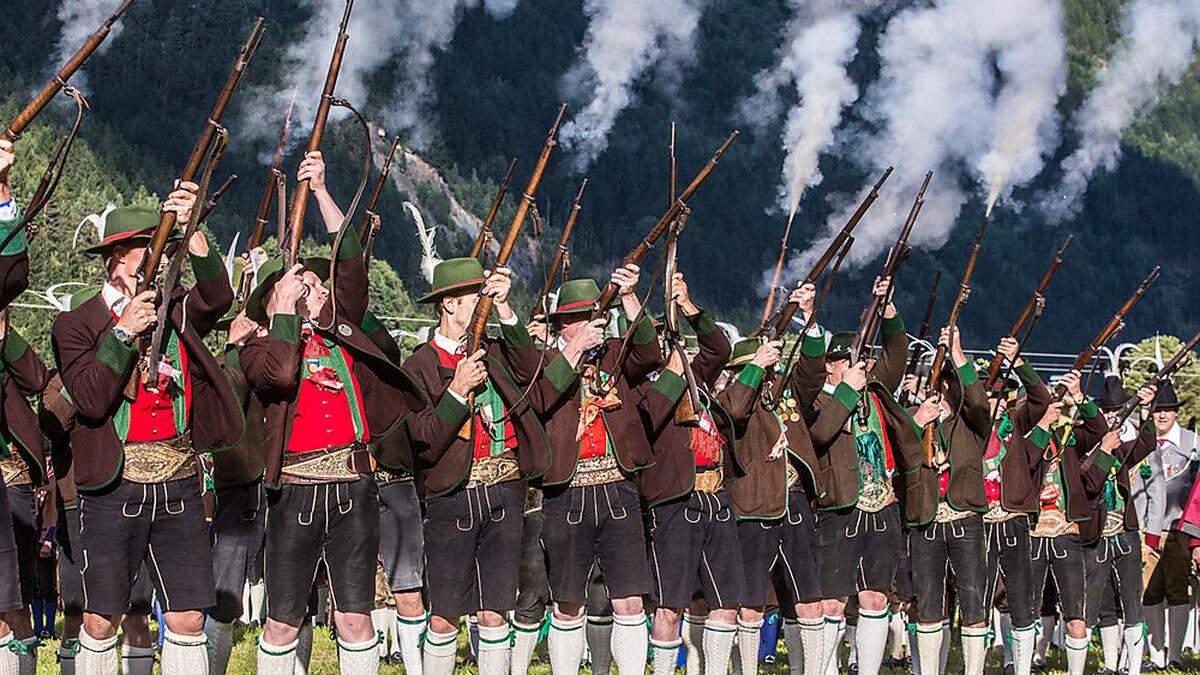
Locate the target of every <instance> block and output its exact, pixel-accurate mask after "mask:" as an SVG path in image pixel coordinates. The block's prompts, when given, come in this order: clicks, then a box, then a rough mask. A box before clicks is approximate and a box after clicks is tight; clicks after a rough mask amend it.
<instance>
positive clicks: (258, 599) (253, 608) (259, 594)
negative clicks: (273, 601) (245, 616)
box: [250, 580, 267, 624]
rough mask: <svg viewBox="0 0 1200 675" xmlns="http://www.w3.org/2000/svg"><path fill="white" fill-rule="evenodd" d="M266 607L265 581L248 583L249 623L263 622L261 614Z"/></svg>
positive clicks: (262, 614)
mask: <svg viewBox="0 0 1200 675" xmlns="http://www.w3.org/2000/svg"><path fill="white" fill-rule="evenodd" d="M266 607H267V582H266V580H262V581H259V582H258V583H257V584H250V621H251V623H254V622H257V623H259V624H261V623H262V622H263V616H264V614H265V610H266Z"/></svg>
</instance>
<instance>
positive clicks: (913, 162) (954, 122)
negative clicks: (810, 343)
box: [789, 0, 1066, 280]
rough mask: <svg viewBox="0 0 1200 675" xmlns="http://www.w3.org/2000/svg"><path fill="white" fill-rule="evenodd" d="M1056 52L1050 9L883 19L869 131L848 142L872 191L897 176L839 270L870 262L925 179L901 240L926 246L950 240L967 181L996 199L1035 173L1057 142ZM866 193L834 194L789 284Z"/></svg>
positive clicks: (952, 1) (1059, 62) (1022, 3)
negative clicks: (928, 175) (920, 205)
mask: <svg viewBox="0 0 1200 675" xmlns="http://www.w3.org/2000/svg"><path fill="white" fill-rule="evenodd" d="M1065 44H1066V38H1065V36H1064V35H1063V32H1062V6H1061V1H1060V0H1007V1H1006V2H999V3H991V2H978V1H977V0H940V1H939V2H937V3H936V4H934V5H932V6H926V7H919V8H913V9H909V10H905V11H903V12H901V13H900V14H898V15H896V17H894V18H893V19H892V21H891V22H890V24H889V25H888V27H887V29H886V30H885V32H884V34H883V35H882V36H881V40H880V47H879V54H880V61H881V73H880V77H879V80H878V81H877V82H876V83H874V84H873V85H872V87H871V90H870V91H869V92H868V95H867V97H866V100H865V103H864V105H863V110H862V112H863V116H864V117H865V118H866V119H867V120H868V121H869V122H871V123H872V125H873V127H874V128H875V129H877V131H874V132H872V133H868V134H866V135H863V136H861V137H857V138H853V139H849V142H848V143H847V144H846V145H847V147H849V148H853V149H854V151H855V153H856V154H855V157H854V159H855V160H856V161H857V163H858V164H859V165H861V166H862V167H863V168H864V169H865V170H867V173H868V174H869V175H868V180H869V182H870V184H874V182H875V181H876V180H877V179H878V177H879V175H880V174H882V172H883V170H884V168H886V167H887V166H889V165H891V164H895V166H896V171H895V173H894V174H893V175H892V178H891V179H890V180H889V181H888V183H887V184H886V185H885V186H884V188H883V189H882V190H881V192H880V195H879V199H878V201H876V202H875V205H874V206H873V207H872V208H871V210H870V211H868V212H867V215H866V217H865V218H863V221H862V223H860V224H859V226H858V228H857V229H856V230H855V239H856V242H855V245H854V248H853V249H852V250H851V252H850V255H849V257H848V258H847V263H848V264H860V265H861V264H864V263H866V262H869V261H870V260H873V259H874V258H875V257H876V256H877V255H879V254H880V253H881V252H883V251H884V250H886V248H887V247H888V246H889V245H890V244H891V243H892V241H894V238H895V236H896V234H897V232H898V230H899V227H900V226H901V225H902V224H903V221H904V218H905V217H906V216H907V214H908V211H909V209H910V208H911V206H912V200H913V198H914V197H915V196H916V192H917V188H918V187H919V185H920V182H921V180H922V179H923V177H924V174H925V172H926V171H927V170H932V171H933V172H934V178H933V182H932V183H930V186H929V190H928V192H927V193H926V202H925V207H924V209H923V210H922V211H921V217H920V219H919V221H918V222H917V225H916V227H915V228H914V230H913V233H912V237H911V239H910V244H912V245H917V246H925V247H937V246H940V245H942V244H943V243H945V241H946V239H947V237H949V235H950V232H951V230H952V229H953V228H954V224H955V221H956V219H957V218H958V215H959V213H960V212H961V210H962V207H963V205H964V204H966V202H967V200H968V198H969V196H970V195H969V194H968V192H967V191H966V189H965V188H964V183H968V182H969V181H968V179H978V180H981V182H983V183H984V184H985V189H986V190H987V192H988V193H989V194H991V193H993V192H994V193H996V194H997V195H999V194H1002V193H1005V192H1007V191H1009V190H1011V189H1012V188H1013V187H1017V186H1019V185H1021V184H1023V183H1025V182H1028V181H1029V180H1030V179H1031V178H1032V177H1033V176H1034V175H1036V174H1037V172H1038V171H1039V170H1040V168H1041V166H1042V163H1043V162H1044V158H1045V156H1046V155H1048V154H1049V152H1051V151H1052V149H1053V147H1054V143H1055V141H1056V138H1057V135H1056V123H1057V118H1056V117H1055V111H1054V104H1055V102H1056V100H1057V98H1058V96H1059V95H1060V94H1061V90H1062V81H1063V77H1064V70H1063V69H1064V67H1065V66H1064V65H1063V64H1064V53H1065ZM1037 70H1040V71H1043V72H1032V71H1037ZM997 73H999V79H997ZM975 173H977V174H978V175H974V174H975ZM869 189H870V186H869V185H868V186H866V187H864V188H863V189H862V190H861V191H860V192H859V194H857V195H853V196H847V195H842V196H840V197H835V199H837V200H838V204H837V206H838V207H840V208H838V209H836V210H835V212H834V215H833V216H832V217H831V218H830V219H829V221H828V222H827V223H826V224H825V229H826V232H827V234H826V236H823V237H820V238H819V240H818V241H816V242H814V244H813V246H812V248H811V250H809V251H808V252H806V253H805V254H804V255H802V256H799V257H796V258H794V259H793V260H792V261H790V263H789V273H790V274H789V278H790V279H792V280H795V279H797V278H801V277H802V276H803V275H805V274H807V273H808V271H809V268H810V267H811V264H812V262H813V261H814V260H815V258H816V257H817V256H818V255H819V254H820V253H821V252H822V251H823V250H824V249H825V247H826V245H827V244H828V242H829V237H830V236H832V233H835V232H837V231H838V230H840V229H841V227H842V226H843V225H844V224H845V223H846V221H847V220H848V219H849V217H850V214H851V213H852V212H853V211H854V209H855V208H856V207H857V206H858V203H859V201H861V199H862V198H863V197H864V196H866V193H867V192H868V191H869Z"/></svg>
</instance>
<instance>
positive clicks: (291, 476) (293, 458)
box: [281, 443, 375, 485]
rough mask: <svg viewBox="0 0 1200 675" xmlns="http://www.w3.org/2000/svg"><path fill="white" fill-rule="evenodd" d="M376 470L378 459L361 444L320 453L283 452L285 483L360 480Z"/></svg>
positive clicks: (314, 483) (299, 483) (304, 483)
mask: <svg viewBox="0 0 1200 675" xmlns="http://www.w3.org/2000/svg"><path fill="white" fill-rule="evenodd" d="M374 470H375V459H374V458H373V457H371V453H370V451H368V450H367V448H366V447H365V446H364V445H362V444H361V443H351V444H350V445H344V446H342V447H339V448H329V449H327V450H317V451H316V452H303V453H301V452H286V453H284V455H283V474H282V476H281V480H282V481H283V483H284V485H319V484H321V483H347V482H350V481H356V480H358V479H359V476H360V475H362V474H364V473H368V474H369V473H371V472H372V471H374Z"/></svg>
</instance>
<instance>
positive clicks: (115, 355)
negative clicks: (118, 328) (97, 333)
mask: <svg viewBox="0 0 1200 675" xmlns="http://www.w3.org/2000/svg"><path fill="white" fill-rule="evenodd" d="M96 358H97V359H100V363H103V364H104V365H106V366H108V367H109V368H112V369H113V372H114V373H116V374H118V375H125V374H127V373H129V369H130V367H132V366H133V362H134V360H135V359H136V358H137V352H136V351H134V349H133V346H132V345H127V344H125V343H124V342H121V341H120V340H119V339H118V338H117V336H116V335H113V333H112V331H109V332H108V334H107V335H105V336H104V339H103V340H101V341H100V348H99V349H98V350H97V351H96Z"/></svg>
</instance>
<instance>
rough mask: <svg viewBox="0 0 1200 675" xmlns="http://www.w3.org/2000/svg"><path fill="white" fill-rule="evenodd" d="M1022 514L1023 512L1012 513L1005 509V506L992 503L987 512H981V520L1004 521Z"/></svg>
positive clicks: (988, 521) (987, 521)
mask: <svg viewBox="0 0 1200 675" xmlns="http://www.w3.org/2000/svg"><path fill="white" fill-rule="evenodd" d="M1023 515H1025V514H1023V513H1013V512H1012V511H1008V510H1005V508H1004V507H1003V506H1000V505H999V504H994V505H993V506H992V507H991V508H990V509H988V511H987V513H985V514H983V522H985V523H1006V522H1008V521H1010V520H1012V519H1013V518H1016V517H1018V516H1023Z"/></svg>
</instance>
